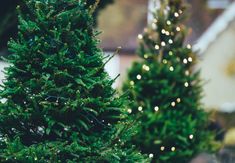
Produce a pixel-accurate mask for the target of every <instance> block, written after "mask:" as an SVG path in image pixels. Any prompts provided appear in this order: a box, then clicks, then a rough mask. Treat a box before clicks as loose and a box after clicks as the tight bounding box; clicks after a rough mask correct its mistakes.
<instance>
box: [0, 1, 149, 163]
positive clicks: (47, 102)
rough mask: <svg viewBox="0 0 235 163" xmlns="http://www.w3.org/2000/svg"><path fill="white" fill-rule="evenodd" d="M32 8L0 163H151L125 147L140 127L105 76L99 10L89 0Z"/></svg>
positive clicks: (23, 31)
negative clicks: (95, 20)
mask: <svg viewBox="0 0 235 163" xmlns="http://www.w3.org/2000/svg"><path fill="white" fill-rule="evenodd" d="M96 5H97V4H96ZM25 6H26V7H27V8H26V10H27V11H28V13H25V14H23V13H21V12H20V9H18V10H19V13H20V15H19V23H20V24H19V33H18V38H17V39H16V40H11V41H10V42H9V50H10V51H11V53H12V55H11V56H10V57H9V62H10V63H11V66H10V67H9V68H7V69H6V80H5V81H4V84H3V85H2V89H1V91H0V97H1V103H0V162H2V163H3V162H9V163H12V162H14V163H33V162H37V163H46V162H50V163H65V162H68V163H78V162H82V163H85V162H87V163H91V162H94V163H95V162H114V163H116V162H128V163H129V162H147V161H148V159H146V158H145V157H144V156H143V155H141V154H140V153H139V152H137V151H136V150H134V149H133V148H134V147H133V146H127V145H125V142H126V140H128V138H129V137H130V136H131V135H132V134H133V133H132V131H133V130H132V128H133V127H132V126H133V125H132V123H129V122H128V121H127V120H126V119H125V118H126V115H125V114H124V113H125V112H124V109H122V108H123V104H124V103H125V99H124V98H122V97H118V96H117V94H116V92H115V90H113V89H112V84H113V80H111V79H110V78H109V76H108V74H107V73H106V72H105V71H104V65H105V63H106V61H105V62H104V58H103V55H102V54H103V52H102V51H101V49H99V48H98V47H97V44H98V43H99V41H98V40H97V38H96V36H97V35H98V33H97V32H95V31H94V29H93V25H94V24H93V19H92V16H91V14H92V12H93V11H94V7H93V8H89V9H87V7H85V0H79V1H78V0H40V1H38V0H31V1H27V2H26V5H25ZM18 8H19V7H18ZM106 60H107V58H106Z"/></svg>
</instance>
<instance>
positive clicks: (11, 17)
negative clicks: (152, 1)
mask: <svg viewBox="0 0 235 163" xmlns="http://www.w3.org/2000/svg"><path fill="white" fill-rule="evenodd" d="M95 1H96V0H87V5H86V6H87V7H89V6H91V5H93V4H94V3H95ZM113 1H114V0H101V1H100V4H99V6H98V7H97V9H96V10H95V12H94V16H95V18H94V19H95V23H96V24H97V21H96V18H97V16H98V15H99V12H100V11H101V10H102V9H104V8H105V7H106V6H107V5H109V4H111V3H113ZM17 5H21V6H23V7H22V8H24V2H23V0H7V1H3V2H2V3H1V6H0V49H5V48H6V47H7V41H8V40H9V38H10V37H14V38H15V37H16V34H17V31H18V30H17V23H18V22H17V13H16V10H15V8H16V6H17Z"/></svg>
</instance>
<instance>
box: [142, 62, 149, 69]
mask: <svg viewBox="0 0 235 163" xmlns="http://www.w3.org/2000/svg"><path fill="white" fill-rule="evenodd" d="M142 68H143V69H144V70H145V71H149V70H150V68H149V66H147V65H145V64H144V65H143V66H142Z"/></svg>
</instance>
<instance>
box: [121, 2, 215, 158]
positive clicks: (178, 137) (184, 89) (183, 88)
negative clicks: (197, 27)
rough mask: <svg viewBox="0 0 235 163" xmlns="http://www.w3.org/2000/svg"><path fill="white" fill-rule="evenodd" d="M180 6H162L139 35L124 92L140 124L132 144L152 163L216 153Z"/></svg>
mask: <svg viewBox="0 0 235 163" xmlns="http://www.w3.org/2000/svg"><path fill="white" fill-rule="evenodd" d="M186 9H187V6H186V5H185V3H183V0H167V1H161V7H160V8H158V9H156V11H155V12H153V17H154V19H153V21H152V22H151V24H150V25H149V27H148V28H146V29H145V30H144V33H143V34H140V35H138V39H139V42H140V45H139V49H138V54H139V56H140V57H141V58H142V60H141V61H140V62H135V63H134V64H133V66H132V68H131V69H130V71H129V73H128V81H127V82H126V83H125V84H124V90H125V91H126V90H129V91H130V98H131V100H132V101H133V102H132V103H131V104H130V107H129V108H130V109H128V112H129V114H130V115H132V116H133V118H134V119H135V120H136V121H138V122H140V123H141V125H140V126H139V129H138V134H137V135H136V136H135V137H134V138H133V144H136V145H137V146H138V147H140V149H141V150H142V152H144V153H146V154H149V156H150V157H153V162H156V163H162V162H166V163H172V162H176V163H185V162H188V161H189V160H190V159H191V158H192V157H193V156H195V155H196V154H198V153H199V152H203V151H205V152H211V151H213V150H214V143H211V142H212V141H213V133H212V132H210V131H208V130H207V125H208V114H207V113H206V112H204V110H203V109H202V104H201V103H200V99H201V97H202V81H201V80H200V78H199V72H197V71H196V72H195V71H194V68H193V67H194V65H195V63H196V56H195V54H193V52H192V49H191V46H190V45H186V46H185V45H184V40H185V36H186V34H187V31H188V30H187V28H186V27H185V26H184V25H183V24H182V23H183V22H184V20H185V19H186V17H187V10H186Z"/></svg>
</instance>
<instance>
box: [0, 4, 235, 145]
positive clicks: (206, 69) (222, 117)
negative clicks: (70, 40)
mask: <svg viewBox="0 0 235 163" xmlns="http://www.w3.org/2000/svg"><path fill="white" fill-rule="evenodd" d="M187 1H188V3H189V4H190V5H191V9H190V13H189V14H190V15H191V16H190V18H189V20H188V22H186V23H187V25H188V26H189V27H190V28H191V29H190V31H189V32H190V34H189V36H188V38H187V39H186V42H185V44H188V43H189V44H192V46H193V49H194V51H195V52H196V53H197V54H198V57H199V62H198V64H197V67H196V69H200V70H201V77H202V79H203V80H204V83H205V85H204V97H203V101H202V102H203V104H204V105H205V109H207V110H208V111H210V112H211V113H212V114H211V118H212V119H213V120H214V121H215V122H216V123H217V124H218V125H219V126H220V127H221V128H222V130H221V131H223V132H226V131H229V130H231V129H232V128H234V127H235V0H187ZM101 2H102V1H101ZM103 2H104V1H103ZM110 2H111V3H109V4H108V5H107V6H101V8H100V9H102V10H98V11H97V13H96V14H97V16H98V17H97V27H98V29H99V30H101V31H102V34H101V35H100V39H101V40H102V43H101V47H102V48H103V49H104V51H105V53H106V54H113V53H114V52H115V51H116V49H117V47H122V50H121V51H120V53H119V54H118V55H116V56H115V57H114V59H113V60H111V62H110V63H109V64H108V65H107V67H106V69H107V71H108V72H109V74H110V76H111V77H112V78H115V77H116V76H117V75H118V74H121V76H120V78H118V79H117V81H116V83H115V85H114V87H116V88H119V87H120V86H121V83H122V81H123V80H124V79H125V76H126V73H127V71H128V68H129V67H130V66H131V64H132V62H133V61H135V60H137V59H138V57H137V55H136V54H135V51H136V48H137V46H138V44H137V39H136V38H137V35H138V34H139V33H142V31H143V29H144V27H145V26H146V25H147V23H148V21H149V20H150V19H151V14H149V11H151V10H152V0H128V1H127V0H114V1H113V2H112V1H111V0H110ZM17 4H20V1H19V0H7V1H1V5H0V55H1V56H3V57H6V56H7V55H8V51H7V40H9V38H10V37H13V38H14V37H15V36H16V33H17V16H16V14H15V7H16V5H17ZM7 65H8V64H7V63H6V62H4V61H3V60H1V61H0V69H1V73H0V80H3V79H4V74H3V73H2V70H3V68H4V67H5V66H7ZM234 137H235V134H234ZM233 143H234V142H233ZM234 144H235V143H234Z"/></svg>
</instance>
